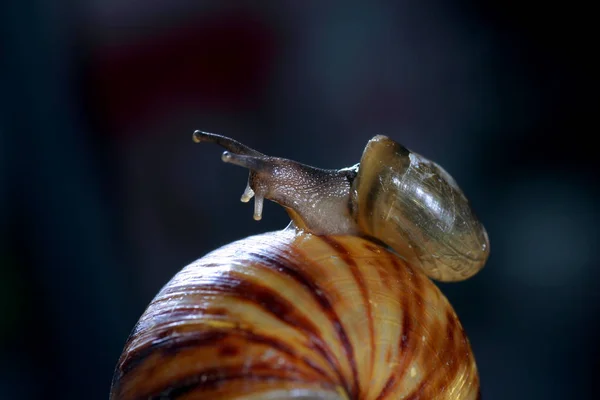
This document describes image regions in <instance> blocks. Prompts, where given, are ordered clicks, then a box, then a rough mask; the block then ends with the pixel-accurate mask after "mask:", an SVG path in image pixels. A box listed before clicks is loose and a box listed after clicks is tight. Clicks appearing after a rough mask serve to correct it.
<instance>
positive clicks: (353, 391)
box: [111, 229, 479, 400]
mask: <svg viewBox="0 0 600 400" xmlns="http://www.w3.org/2000/svg"><path fill="white" fill-rule="evenodd" d="M478 393H479V379H478V375H477V369H476V365H475V360H474V357H473V353H472V351H471V348H470V345H469V342H468V340H467V337H466V336H465V333H464V331H463V329H462V327H461V324H460V322H459V320H458V318H457V316H456V314H455V312H454V311H453V309H452V307H451V306H450V304H449V303H448V301H447V299H446V298H445V297H444V296H443V294H441V292H440V291H439V289H438V288H437V287H436V286H435V285H434V284H433V283H432V282H431V281H430V280H429V279H428V278H427V277H426V276H425V275H424V274H423V273H422V272H421V271H420V270H419V269H416V268H413V267H411V266H410V264H408V263H406V262H405V261H404V260H402V259H401V258H399V257H398V256H397V255H396V254H394V253H393V252H390V251H389V250H387V249H386V248H384V247H382V246H380V245H378V244H375V243H373V242H371V241H369V240H366V239H363V238H360V237H354V236H317V235H313V234H310V233H306V232H299V231H296V230H295V229H286V230H284V231H280V232H272V233H267V234H263V235H258V236H252V237H249V238H245V239H242V240H240V241H238V242H234V243H231V244H229V245H226V246H224V247H222V248H220V249H218V250H215V251H213V252H211V253H209V254H208V255H206V256H205V257H203V258H201V259H200V260H198V261H196V262H194V263H192V264H191V265H189V266H187V267H185V268H184V269H183V270H182V271H181V272H180V273H178V274H177V275H176V276H175V277H174V278H173V279H172V280H171V281H170V282H169V283H168V284H167V285H166V286H165V287H164V288H163V289H162V290H161V291H160V293H159V294H158V295H157V296H156V298H155V299H154V300H153V301H152V302H151V304H150V305H149V307H148V309H147V310H146V311H145V313H144V314H143V315H142V317H141V319H140V320H139V322H138V324H137V325H136V327H135V329H134V330H133V332H132V334H131V336H130V338H129V340H128V341H127V343H126V345H125V349H124V351H123V354H122V356H121V358H120V360H119V362H118V364H117V368H116V371H115V375H114V380H113V388H112V394H111V399H113V400H117V399H119V400H133V399H188V400H191V399H213V400H219V399H284V398H285V399H379V400H384V399H413V400H414V399H442V400H443V399H453V400H456V399H476V398H477V396H478Z"/></svg>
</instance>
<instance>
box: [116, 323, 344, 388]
mask: <svg viewBox="0 0 600 400" xmlns="http://www.w3.org/2000/svg"><path fill="white" fill-rule="evenodd" d="M230 338H241V339H243V340H245V341H247V342H249V343H258V344H262V345H265V346H268V347H269V348H273V349H276V350H277V351H279V352H281V353H283V354H285V355H287V356H288V357H290V359H295V360H298V362H299V363H300V364H302V365H304V366H305V367H307V368H309V369H310V370H312V371H314V372H315V375H317V376H321V377H323V378H324V379H323V380H321V382H331V384H332V385H333V384H334V382H335V380H333V379H331V377H328V373H327V372H326V371H325V370H323V369H322V368H321V367H319V366H318V365H316V364H315V363H314V362H312V361H311V360H310V359H309V358H307V357H304V356H302V355H299V354H298V353H297V352H295V351H294V349H293V347H291V346H289V345H287V344H286V343H285V342H284V341H283V340H279V339H278V338H274V337H271V336H267V335H264V334H257V333H254V332H252V331H247V330H244V329H241V328H235V329H234V328H229V329H223V330H217V331H203V332H195V333H194V334H186V335H184V336H183V337H178V338H166V339H164V340H158V341H153V342H152V343H151V344H150V345H148V346H146V347H144V348H141V349H138V350H135V351H132V352H131V353H130V354H129V357H128V358H127V359H126V360H125V361H124V362H123V363H122V364H121V369H120V370H121V376H120V378H122V377H124V376H125V375H127V374H128V373H129V372H131V371H132V369H133V368H134V367H137V366H139V365H142V364H143V363H144V362H145V361H146V360H147V359H149V357H151V356H155V355H160V357H161V358H163V357H174V356H176V355H177V354H178V353H180V352H182V351H184V350H185V349H192V348H200V347H209V346H215V348H216V349H218V354H219V355H220V356H233V355H234V354H232V349H235V350H236V351H237V352H239V351H240V348H239V347H238V346H233V345H231V344H227V343H220V342H225V341H226V340H227V339H230ZM224 352H225V353H226V354H223V353H224ZM256 365H259V363H256V362H254V363H253V370H254V368H255V366H256ZM159 366H160V363H156V365H155V366H153V367H152V368H151V369H154V368H156V367H159ZM278 368H279V369H281V368H282V367H281V366H278ZM288 369H289V368H288ZM203 374H204V372H203V371H200V372H197V373H195V374H194V375H195V376H196V375H203ZM186 379H187V378H186ZM170 387H173V384H170Z"/></svg>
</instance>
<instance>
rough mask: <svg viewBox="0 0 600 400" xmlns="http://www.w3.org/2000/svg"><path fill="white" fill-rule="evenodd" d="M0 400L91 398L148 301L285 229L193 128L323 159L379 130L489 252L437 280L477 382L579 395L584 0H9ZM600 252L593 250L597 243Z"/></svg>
mask: <svg viewBox="0 0 600 400" xmlns="http://www.w3.org/2000/svg"><path fill="white" fill-rule="evenodd" d="M0 12H1V13H0V33H1V42H0V51H1V53H0V56H1V58H0V235H1V239H0V398H2V399H42V398H44V399H54V398H56V399H67V400H70V399H90V400H94V399H106V398H107V397H108V392H109V387H110V381H111V377H112V373H113V368H114V366H115V364H116V361H117V358H118V357H119V355H120V352H121V349H122V346H123V344H124V342H125V340H126V338H127V335H128V334H129V331H130V330H131V328H132V327H133V326H134V324H135V323H136V321H137V319H138V317H139V316H140V315H141V313H142V312H143V310H144V308H145V307H146V305H147V304H148V303H149V302H150V300H151V299H152V297H153V296H154V295H155V294H156V293H157V291H158V290H159V289H160V288H161V286H162V285H163V284H165V283H166V282H167V281H168V280H169V279H170V278H171V277H172V276H173V275H174V274H175V273H176V272H177V271H178V270H179V269H181V268H182V267H183V266H185V265H186V264H188V263H189V262H191V261H193V260H195V259H197V258H199V257H201V256H202V255H204V254H205V253H206V252H208V251H210V250H211V249H215V248H216V247H218V246H221V245H223V244H225V243H228V242H231V241H234V240H236V239H239V238H242V237H244V236H248V235H251V234H255V233H259V232H264V231H267V230H275V229H279V228H283V227H284V226H285V225H286V224H287V216H286V214H285V213H284V212H283V210H281V209H280V208H279V207H278V206H276V205H275V204H273V203H268V204H266V207H265V213H264V219H263V220H262V221H261V222H259V223H257V222H255V221H253V219H252V206H251V205H244V204H242V203H240V202H239V196H240V195H241V193H242V191H243V189H244V186H245V184H246V177H247V173H246V172H245V171H244V170H242V169H240V168H237V167H232V166H229V165H225V164H223V163H221V161H220V154H221V149H219V148H217V147H214V146H211V145H196V144H194V143H193V142H192V140H191V134H192V132H193V130H194V129H203V130H208V131H213V132H218V133H222V134H226V135H229V136H232V137H234V138H236V139H238V140H240V141H243V142H244V143H246V144H248V145H250V146H253V147H255V148H257V149H259V150H260V151H262V152H264V153H267V154H272V155H277V156H284V157H288V158H293V159H296V160H299V161H302V162H305V163H307V164H312V165H316V166H321V167H328V168H336V167H342V166H349V165H352V164H354V163H356V162H358V160H359V158H360V155H361V152H362V150H363V147H364V145H365V144H366V142H367V140H368V139H370V138H371V137H372V136H374V135H375V134H379V133H382V134H386V135H388V136H390V137H392V138H393V139H395V140H396V141H399V142H401V143H403V144H404V145H406V146H407V147H409V148H411V149H413V150H414V151H416V152H418V153H421V154H423V155H424V156H426V157H428V158H430V159H433V160H435V161H437V162H439V163H440V164H441V165H443V166H444V167H445V168H446V169H447V170H448V171H449V172H450V173H451V174H452V175H453V176H454V177H455V178H456V180H457V181H458V182H459V184H460V185H461V187H462V188H463V189H464V191H465V193H466V194H467V196H468V197H469V198H470V200H471V202H472V204H473V206H474V208H475V210H476V212H477V213H478V215H479V216H480V218H481V219H482V221H483V222H484V224H485V225H486V227H487V229H488V232H489V235H490V238H491V248H492V254H491V258H490V260H489V263H488V265H487V267H486V268H485V269H484V270H483V271H482V272H481V273H480V274H478V275H477V276H476V277H474V278H473V279H471V280H468V281H466V282H463V283H456V284H446V285H441V287H442V289H443V291H444V292H445V293H446V295H447V296H448V297H449V298H450V301H451V303H452V304H453V305H454V307H455V308H456V311H457V313H458V314H459V316H460V318H461V320H462V322H463V324H464V326H465V329H466V330H467V333H468V335H469V337H470V339H471V343H472V346H473V349H474V352H475V355H476V357H477V361H478V365H479V368H480V373H481V379H482V388H483V395H484V398H486V399H490V400H491V399H532V398H536V399H538V398H539V399H559V398H560V399H564V398H586V399H587V398H593V397H594V394H593V393H597V388H595V387H593V386H592V383H593V382H592V379H591V378H592V376H593V375H592V371H594V370H595V369H597V368H598V367H599V365H598V364H599V362H598V359H599V357H600V346H599V344H598V343H599V341H598V338H599V336H600V326H599V323H598V315H599V311H600V310H599V308H600V307H599V302H600V291H599V290H598V285H597V283H596V282H597V280H598V275H600V274H598V271H599V269H598V268H599V263H598V259H597V258H594V257H597V256H598V252H597V246H598V230H597V224H598V222H599V221H598V200H597V199H598V194H599V193H598V192H599V187H598V184H597V183H598V178H599V173H598V172H599V169H598V168H597V167H598V155H597V153H598V150H597V147H596V145H595V137H596V136H597V134H598V132H599V129H598V102H597V96H598V86H597V84H596V82H597V74H598V68H597V64H596V65H594V64H593V63H592V61H591V60H592V58H593V55H594V53H596V52H597V48H596V47H597V43H596V44H595V43H594V42H595V39H594V35H593V30H596V29H593V24H594V22H593V20H592V15H593V13H592V12H591V10H590V9H586V8H585V7H583V6H582V5H581V4H578V3H577V2H568V3H556V4H555V5H553V4H548V3H540V4H539V5H538V4H533V3H524V2H505V1H502V2H500V1H495V2H491V3H489V2H488V3H487V4H486V5H482V4H480V3H479V2H469V1H464V0H463V1H450V2H448V1H433V2H417V1H393V0H387V1H372V2H358V1H322V2H320V1H303V2H300V1H273V2H271V1H269V2H266V1H265V2H250V1H238V2H222V1H199V0H193V1H192V0H178V1H169V0H154V1H145V2H142V1H121V0H83V1H63V0H55V1H43V0H4V1H3V2H2V3H1V5H0ZM594 254H596V255H594Z"/></svg>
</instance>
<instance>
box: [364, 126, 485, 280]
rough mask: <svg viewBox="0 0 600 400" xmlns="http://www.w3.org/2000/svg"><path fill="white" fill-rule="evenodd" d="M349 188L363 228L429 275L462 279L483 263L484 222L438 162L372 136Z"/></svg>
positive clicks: (442, 278) (389, 140) (441, 278)
mask: <svg viewBox="0 0 600 400" xmlns="http://www.w3.org/2000/svg"><path fill="white" fill-rule="evenodd" d="M352 191H353V193H352V198H353V201H354V210H353V214H354V218H355V219H356V221H357V223H358V225H359V228H360V230H361V232H365V233H367V234H368V235H370V236H373V237H375V238H377V239H378V240H381V241H382V242H384V243H386V244H387V245H389V246H390V247H391V248H393V249H394V250H396V251H397V252H398V254H400V255H402V256H403V257H404V258H406V259H407V260H408V261H409V262H410V263H411V264H412V265H413V266H416V267H419V268H421V269H422V270H423V271H424V272H425V273H426V274H427V275H428V276H430V277H431V278H433V279H436V280H439V281H460V280H464V279H467V278H469V277H471V276H473V275H474V274H476V273H477V272H478V271H479V270H480V269H481V268H483V266H484V264H485V262H486V260H487V258H488V254H489V240H488V236H487V233H486V231H485V228H484V227H483V225H482V224H481V223H480V222H479V220H478V219H477V217H476V216H475V214H474V213H473V211H472V209H471V206H470V205H469V202H468V200H467V198H466V197H465V195H464V194H463V192H462V191H461V190H460V188H459V187H458V185H457V184H456V182H455V181H454V179H453V178H452V177H451V176H450V175H449V174H448V173H447V172H446V171H445V170H444V169H443V168H442V167H440V166H439V165H437V164H436V163H434V162H432V161H429V160H427V159H426V158H424V157H422V156H420V155H418V154H416V153H413V152H411V151H409V150H407V149H406V148H405V147H404V146H402V145H400V144H398V143H396V142H394V141H393V140H391V139H389V138H387V137H385V136H376V137H374V138H373V139H372V140H371V141H369V143H368V144H367V146H366V148H365V151H364V153H363V156H362V158H361V161H360V167H359V170H358V175H357V177H356V179H355V181H354V184H353V189H352Z"/></svg>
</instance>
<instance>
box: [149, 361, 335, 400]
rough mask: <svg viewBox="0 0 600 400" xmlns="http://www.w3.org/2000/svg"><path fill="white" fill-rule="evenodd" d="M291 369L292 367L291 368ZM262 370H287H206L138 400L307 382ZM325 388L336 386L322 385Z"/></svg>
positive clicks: (256, 366) (264, 367)
mask: <svg viewBox="0 0 600 400" xmlns="http://www.w3.org/2000/svg"><path fill="white" fill-rule="evenodd" d="M290 369H291V367H290ZM260 370H265V371H267V372H280V373H281V372H284V371H287V372H289V369H288V370H285V369H281V368H280V369H273V368H272V366H271V365H270V364H267V363H262V364H259V363H255V364H253V365H252V370H251V371H250V370H248V369H247V368H246V367H244V365H240V366H235V367H227V368H218V369H212V370H205V371H202V372H201V373H198V374H196V375H195V376H192V377H187V378H185V379H182V380H181V381H178V382H171V383H170V386H169V388H164V389H159V390H157V391H156V392H154V393H149V394H144V395H143V396H139V397H137V399H139V400H142V399H149V400H175V399H177V398H180V397H182V396H185V395H186V394H188V393H189V392H191V391H208V390H211V389H215V388H216V387H218V386H220V385H223V384H226V383H227V382H230V381H235V380H240V379H244V380H245V381H269V382H281V381H284V382H306V381H305V380H304V379H302V378H300V377H294V376H285V375H283V376H282V375H275V374H265V375H261V374H260V373H259V372H260ZM322 386H323V387H328V386H330V387H331V388H333V387H334V385H327V384H322Z"/></svg>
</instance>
